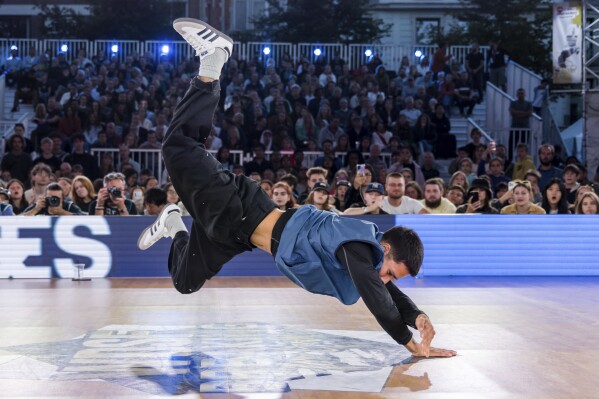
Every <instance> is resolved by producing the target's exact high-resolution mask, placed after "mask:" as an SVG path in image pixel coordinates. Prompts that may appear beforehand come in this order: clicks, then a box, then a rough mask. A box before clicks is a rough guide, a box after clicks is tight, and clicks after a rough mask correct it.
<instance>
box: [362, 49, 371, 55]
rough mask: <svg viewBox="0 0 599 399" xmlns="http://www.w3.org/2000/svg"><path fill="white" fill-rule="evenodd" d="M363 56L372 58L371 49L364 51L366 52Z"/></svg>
mask: <svg viewBox="0 0 599 399" xmlns="http://www.w3.org/2000/svg"><path fill="white" fill-rule="evenodd" d="M364 55H365V56H366V57H372V50H371V49H366V51H364Z"/></svg>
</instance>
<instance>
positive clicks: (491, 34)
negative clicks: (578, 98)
mask: <svg viewBox="0 0 599 399" xmlns="http://www.w3.org/2000/svg"><path fill="white" fill-rule="evenodd" d="M460 2H461V3H462V6H463V7H462V8H461V9H460V10H459V11H456V12H455V13H454V14H453V17H454V18H456V19H457V20H458V21H459V22H458V23H456V24H453V25H452V27H451V29H450V31H449V33H448V34H446V35H444V36H443V37H442V38H441V39H442V40H445V41H447V42H448V43H449V44H450V45H452V44H462V43H469V42H472V41H474V40H476V41H478V42H479V43H480V44H481V45H486V44H487V43H488V42H489V40H491V39H497V40H499V41H500V46H501V47H503V48H504V49H506V51H507V52H508V54H509V55H510V58H511V59H512V60H514V61H516V62H517V63H519V64H521V65H523V66H524V67H526V68H529V69H531V70H533V71H535V72H537V73H539V74H544V75H546V74H548V73H550V71H551V47H550V45H549V43H550V39H551V1H550V0H502V1H488V0H460Z"/></svg>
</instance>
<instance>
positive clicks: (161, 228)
mask: <svg viewBox="0 0 599 399" xmlns="http://www.w3.org/2000/svg"><path fill="white" fill-rule="evenodd" d="M172 213H178V214H179V216H181V210H180V209H179V207H178V206H177V205H175V204H168V205H167V206H165V207H164V208H162V211H160V215H158V218H156V221H155V222H154V223H152V224H151V225H150V226H148V227H146V228H145V230H144V231H143V232H142V233H141V235H140V236H139V238H138V239H137V247H138V248H139V249H141V250H142V251H145V250H146V249H148V248H150V247H151V246H152V245H154V243H156V242H157V241H158V240H160V239H161V238H163V237H169V236H170V234H169V232H168V229H167V227H166V219H167V218H168V217H169V215H171V214H172Z"/></svg>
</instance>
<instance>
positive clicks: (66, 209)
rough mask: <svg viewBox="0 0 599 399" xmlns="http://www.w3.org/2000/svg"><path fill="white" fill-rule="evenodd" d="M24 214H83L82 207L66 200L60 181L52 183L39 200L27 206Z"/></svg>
mask: <svg viewBox="0 0 599 399" xmlns="http://www.w3.org/2000/svg"><path fill="white" fill-rule="evenodd" d="M23 215H24V216H70V215H83V212H81V209H80V208H79V207H78V206H77V205H75V204H74V203H72V202H71V201H67V200H65V195H64V191H62V187H60V185H59V184H58V183H51V184H49V185H48V187H46V191H45V192H44V195H40V196H39V197H38V199H37V201H36V202H35V203H33V204H31V205H29V206H28V207H27V209H25V211H24V212H23Z"/></svg>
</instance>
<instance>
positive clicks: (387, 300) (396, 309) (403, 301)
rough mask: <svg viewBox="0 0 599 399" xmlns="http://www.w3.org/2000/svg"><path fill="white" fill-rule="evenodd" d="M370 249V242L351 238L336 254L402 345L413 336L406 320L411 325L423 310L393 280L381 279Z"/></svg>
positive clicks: (392, 334) (385, 326) (391, 334)
mask: <svg viewBox="0 0 599 399" xmlns="http://www.w3.org/2000/svg"><path fill="white" fill-rule="evenodd" d="M372 251H373V249H372V246H371V245H370V244H366V243H363V242H357V241H350V242H347V243H345V244H343V245H341V247H340V248H339V249H338V250H337V253H336V254H335V256H336V257H337V259H338V260H339V262H341V264H342V265H344V266H345V267H346V268H347V270H348V271H349V275H350V276H351V278H352V281H353V282H354V285H355V286H356V288H357V290H358V293H359V294H360V297H362V300H364V303H365V304H366V307H367V308H368V310H370V313H372V314H373V315H374V317H375V318H376V320H377V321H378V323H379V324H380V325H381V327H382V328H383V329H384V330H385V331H386V332H387V333H388V334H389V335H390V336H391V337H392V338H393V339H395V340H396V341H397V342H398V343H400V344H402V345H405V344H406V343H407V342H408V341H409V340H410V339H411V338H412V333H411V332H410V330H409V329H408V328H407V327H406V324H407V325H409V326H411V327H414V324H415V321H416V317H418V315H419V314H421V313H422V312H421V311H420V310H419V309H418V307H417V306H416V305H415V304H414V302H412V300H411V299H410V298H409V297H408V296H407V295H405V294H404V293H403V292H401V291H400V290H399V288H397V286H396V285H395V284H394V283H393V281H389V282H388V283H387V284H384V283H383V281H382V280H381V278H380V277H379V274H378V272H377V271H376V269H375V268H374V265H373V252H372ZM385 288H386V289H385Z"/></svg>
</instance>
